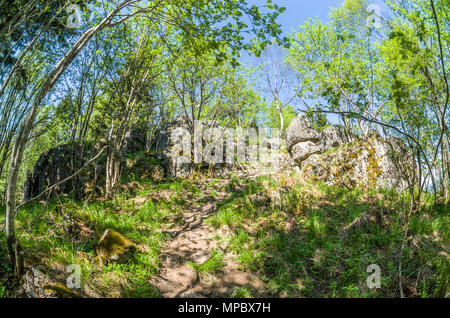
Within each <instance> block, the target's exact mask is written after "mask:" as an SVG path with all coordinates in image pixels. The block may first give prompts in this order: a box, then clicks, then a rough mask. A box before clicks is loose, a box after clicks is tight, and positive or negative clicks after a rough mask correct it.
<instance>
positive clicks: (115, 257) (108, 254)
mask: <svg viewBox="0 0 450 318" xmlns="http://www.w3.org/2000/svg"><path fill="white" fill-rule="evenodd" d="M137 251H141V248H140V247H139V246H138V245H136V244H134V243H133V242H131V241H130V240H129V239H127V238H126V237H125V236H123V235H122V234H120V233H119V232H117V231H114V230H112V229H107V230H106V231H105V233H103V235H102V237H101V238H100V240H99V241H98V243H97V249H96V252H97V261H99V262H100V263H101V264H104V265H106V264H108V263H110V262H113V263H126V262H127V261H128V260H129V259H130V258H131V256H132V255H133V254H134V253H135V252H137Z"/></svg>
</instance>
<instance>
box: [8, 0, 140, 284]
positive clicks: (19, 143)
mask: <svg viewBox="0 0 450 318" xmlns="http://www.w3.org/2000/svg"><path fill="white" fill-rule="evenodd" d="M132 2H133V1H124V2H122V3H121V4H119V5H118V6H117V7H116V8H115V9H114V10H113V11H111V13H109V14H108V16H107V17H106V18H105V19H103V20H102V21H101V22H100V23H99V24H98V25H97V26H95V27H93V28H91V29H89V30H87V31H86V32H85V33H84V34H83V35H82V36H81V37H80V39H79V40H78V41H77V42H76V43H75V44H74V45H73V46H72V47H71V48H70V49H69V51H68V52H67V53H66V54H65V55H64V56H63V57H62V58H61V60H60V61H59V62H58V63H57V64H56V66H55V67H54V68H53V70H52V71H51V72H50V74H49V75H48V77H47V79H46V80H45V81H44V82H43V84H42V86H41V87H40V89H39V91H38V93H37V95H36V97H35V99H34V100H33V103H32V106H31V108H30V111H29V113H28V116H27V117H26V119H25V122H24V123H23V124H22V126H21V128H20V130H19V133H18V135H17V137H16V139H15V141H14V144H13V148H12V151H11V159H10V165H9V174H8V184H7V189H6V241H7V245H8V252H9V256H10V261H11V265H12V267H13V269H14V273H15V274H17V275H19V274H21V273H22V272H23V263H22V257H21V254H20V245H19V243H18V242H17V240H16V236H15V229H14V219H15V214H16V190H17V178H18V175H19V170H20V165H21V163H22V159H23V153H24V151H25V145H26V142H27V138H28V135H29V134H30V131H31V128H32V126H33V123H34V120H35V117H36V115H37V113H38V109H39V106H40V104H41V102H42V101H43V100H44V98H45V97H46V96H47V94H48V92H49V91H50V90H51V89H52V87H53V86H54V85H55V83H56V81H57V80H58V79H59V77H60V76H61V74H62V73H63V72H64V71H65V70H66V69H67V67H68V66H69V65H70V64H71V63H72V61H73V60H74V59H75V57H76V56H77V55H78V54H79V53H80V51H81V50H82V49H83V47H84V46H85V45H86V44H87V43H88V42H89V40H90V39H91V38H92V37H93V36H94V34H95V33H97V32H98V31H100V30H101V29H103V28H104V27H106V26H107V25H108V23H109V22H110V21H111V20H112V19H113V18H114V17H115V16H116V14H117V13H118V12H120V11H121V10H122V9H123V8H124V7H126V6H128V5H129V4H131V3H132Z"/></svg>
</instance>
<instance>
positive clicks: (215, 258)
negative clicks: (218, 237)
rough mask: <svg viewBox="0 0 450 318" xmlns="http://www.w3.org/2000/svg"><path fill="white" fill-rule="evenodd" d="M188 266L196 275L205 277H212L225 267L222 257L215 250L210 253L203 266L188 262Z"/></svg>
mask: <svg viewBox="0 0 450 318" xmlns="http://www.w3.org/2000/svg"><path fill="white" fill-rule="evenodd" d="M189 265H190V266H191V267H192V268H193V269H194V271H195V273H196V274H198V275H200V274H202V275H205V276H214V275H215V274H217V273H220V272H221V271H222V269H223V268H224V267H225V262H224V256H223V254H222V253H220V252H219V251H217V250H216V249H213V250H212V251H211V257H210V258H209V259H208V260H206V261H205V262H204V263H203V264H196V263H194V262H189Z"/></svg>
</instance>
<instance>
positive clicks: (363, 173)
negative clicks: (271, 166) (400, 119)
mask: <svg viewBox="0 0 450 318" xmlns="http://www.w3.org/2000/svg"><path fill="white" fill-rule="evenodd" d="M308 122H309V121H308V119H307V118H306V117H305V116H304V115H300V116H297V118H296V119H295V122H293V124H291V126H289V128H288V129H287V131H286V143H287V146H288V150H289V152H290V155H291V156H292V158H293V159H294V161H295V162H296V164H297V165H298V166H299V167H300V168H301V174H303V175H304V176H307V177H312V178H313V179H317V180H320V181H323V182H326V183H328V184H337V185H341V186H346V187H348V188H353V187H355V186H356V185H370V186H377V187H383V188H394V189H397V190H399V191H403V190H404V189H406V187H407V182H406V180H405V178H404V176H405V172H409V173H410V172H412V171H414V170H413V169H414V160H413V158H412V156H411V153H410V151H408V150H407V148H406V147H405V145H404V143H403V142H402V141H401V140H399V139H393V138H390V139H387V140H385V139H383V138H382V137H381V136H380V134H379V133H378V132H376V131H371V132H370V133H369V134H368V136H367V137H366V138H359V139H357V140H353V139H352V138H351V137H350V136H349V135H348V134H347V133H346V131H345V129H344V128H343V127H339V126H330V127H327V128H326V129H324V130H323V131H322V132H321V133H319V132H317V131H315V130H314V128H313V127H312V125H311V124H310V123H308ZM334 148H336V149H334ZM411 169H412V170H411Z"/></svg>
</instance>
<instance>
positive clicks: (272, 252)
mask: <svg viewBox="0 0 450 318" xmlns="http://www.w3.org/2000/svg"><path fill="white" fill-rule="evenodd" d="M277 186H278V185H277V181H275V180H268V179H267V178H260V179H258V180H257V181H256V182H253V183H250V184H249V186H248V187H247V188H246V190H245V191H244V192H243V193H241V194H236V195H234V196H232V197H231V198H230V199H229V200H227V201H225V202H223V203H222V204H221V205H220V206H219V209H218V211H217V212H216V213H215V214H214V215H213V216H212V217H211V218H210V219H209V220H208V222H209V223H210V224H211V225H213V226H214V227H215V228H220V227H222V226H227V227H229V228H231V229H232V230H233V233H234V234H232V236H231V238H230V250H231V251H232V252H234V254H235V255H236V261H237V262H238V263H239V265H240V268H241V269H243V270H250V271H253V272H254V273H255V274H257V275H258V276H259V277H260V279H261V280H263V282H264V283H265V286H266V291H267V292H268V293H269V294H271V295H273V296H281V295H287V296H290V297H398V296H399V290H398V280H397V277H398V264H399V255H400V254H399V253H400V249H399V247H400V246H401V245H402V243H403V238H404V233H405V229H406V227H407V226H408V227H409V229H410V230H409V232H410V233H411V236H412V237H410V242H411V240H417V241H418V243H417V244H418V245H417V246H416V245H413V244H412V243H410V244H406V246H405V248H404V249H403V251H402V275H403V277H407V282H405V283H404V284H413V285H415V282H416V281H417V282H418V284H417V286H415V287H416V288H417V291H418V293H419V295H420V296H423V297H442V296H444V295H445V292H446V290H447V288H448V276H449V275H448V274H449V266H448V260H447V259H446V257H445V253H444V254H443V253H441V252H442V251H445V249H446V248H445V246H448V244H449V230H448V229H449V226H448V224H449V216H448V213H444V212H442V211H441V212H438V210H437V209H435V208H434V207H433V206H432V205H430V204H426V205H425V206H424V208H423V210H422V211H421V212H420V213H417V214H415V215H413V216H412V217H411V222H410V224H408V223H406V221H405V218H404V217H403V215H404V214H403V213H402V212H401V211H403V210H404V209H405V207H406V206H407V204H408V197H407V196H405V197H402V196H401V195H400V194H398V193H396V192H395V191H390V190H373V189H371V190H367V189H360V188H356V189H353V190H352V191H348V190H347V189H343V188H339V187H333V186H327V185H325V184H322V183H310V184H307V185H303V186H300V185H298V186H295V187H294V188H291V189H290V190H289V192H288V193H285V194H283V205H282V208H279V207H276V206H272V205H270V204H266V205H262V206H259V205H257V204H255V202H254V201H253V200H252V195H253V194H255V193H260V192H261V191H262V192H263V193H264V191H266V192H267V191H269V190H270V189H271V188H276V187H277ZM313 190H314V191H313ZM319 194H320V195H319ZM377 210H378V211H384V212H382V214H383V224H382V226H379V225H378V224H377V223H376V222H368V223H367V224H366V223H362V224H361V225H360V226H358V227H355V228H354V229H352V230H349V231H348V233H347V234H346V235H342V233H343V232H344V231H343V229H344V228H346V226H348V225H349V224H351V223H352V222H353V221H355V220H357V219H358V218H359V217H363V216H364V215H366V214H367V213H372V212H371V211H377ZM439 211H440V210H439ZM293 224H294V225H295V229H293V228H292V227H293ZM370 264H379V265H380V267H381V271H382V277H381V284H382V288H380V289H374V290H371V289H368V288H367V286H366V279H367V275H368V274H367V273H366V269H367V266H368V265H370ZM419 268H420V269H421V270H420V274H419V271H418V269H419Z"/></svg>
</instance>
